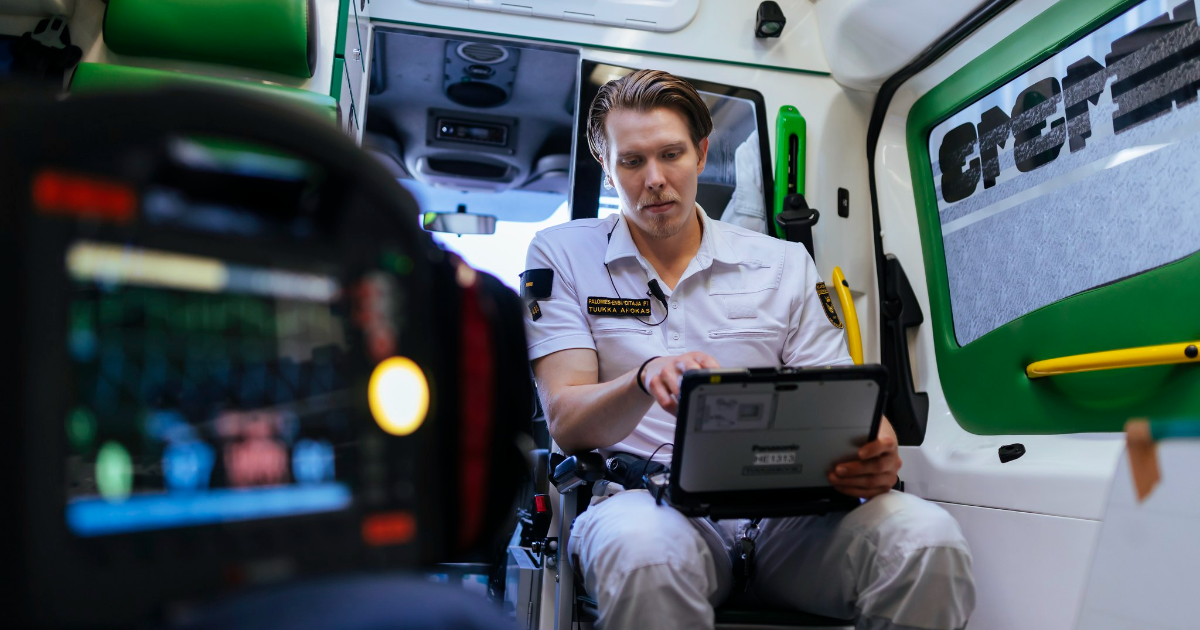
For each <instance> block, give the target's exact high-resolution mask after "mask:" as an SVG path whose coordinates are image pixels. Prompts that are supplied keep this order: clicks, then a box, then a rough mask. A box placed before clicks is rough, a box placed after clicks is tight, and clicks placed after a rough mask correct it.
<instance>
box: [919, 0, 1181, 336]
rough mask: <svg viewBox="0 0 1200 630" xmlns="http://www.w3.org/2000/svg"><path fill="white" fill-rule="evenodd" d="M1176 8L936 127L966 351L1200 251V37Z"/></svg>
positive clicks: (943, 215) (933, 137)
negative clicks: (1050, 309) (1028, 319)
mask: <svg viewBox="0 0 1200 630" xmlns="http://www.w3.org/2000/svg"><path fill="white" fill-rule="evenodd" d="M1174 4H1176V3H1173V2H1172V3H1164V2H1160V1H1156V0H1151V1H1147V2H1143V3H1141V4H1140V5H1138V6H1136V7H1134V8H1132V9H1130V10H1129V11H1127V12H1126V13H1125V14H1123V15H1122V16H1120V17H1117V18H1116V19H1114V20H1112V21H1110V22H1108V23H1107V24H1103V25H1102V26H1100V27H1099V28H1097V29H1096V30H1094V31H1092V32H1091V33H1090V34H1088V35H1087V36H1086V37H1084V38H1083V39H1080V40H1079V41H1077V42H1075V43H1074V44H1071V45H1070V46H1068V47H1066V48H1065V49H1063V50H1061V51H1060V52H1058V53H1057V54H1055V55H1054V56H1053V57H1051V58H1049V59H1047V60H1045V61H1043V62H1041V63H1039V64H1037V65H1035V66H1034V67H1033V68H1031V69H1029V70H1027V71H1025V72H1024V73H1022V74H1020V75H1018V76H1016V78H1014V79H1012V80H1010V81H1008V82H1007V83H1005V84H1003V85H1001V86H1000V87H999V88H997V89H995V90H993V91H991V92H990V93H987V94H986V95H985V96H983V97H982V98H979V99H978V100H976V101H974V102H973V103H971V104H969V105H967V106H965V107H963V108H961V109H959V110H957V111H955V112H954V113H952V114H951V115H949V117H947V118H945V119H944V120H943V121H942V122H940V123H938V124H936V126H934V127H933V129H932V132H931V133H930V134H929V137H928V151H929V154H928V155H929V160H930V163H931V172H930V175H931V176H932V184H933V187H934V190H935V191H936V202H937V213H936V217H937V227H936V229H937V231H938V233H939V234H940V237H941V241H942V246H943V250H944V263H945V269H946V274H947V281H948V285H949V298H950V304H951V309H952V313H953V324H954V336H955V338H956V339H957V341H958V344H959V345H966V344H969V343H971V342H973V341H975V340H977V339H979V338H980V337H982V336H984V335H986V334H987V333H989V332H991V331H993V330H995V329H996V328H998V327H1000V326H1003V325H1004V324H1007V323H1009V322H1011V321H1013V320H1015V319H1017V318H1020V317H1022V316H1024V315H1026V314H1028V313H1031V312H1033V311H1035V310H1037V309H1040V308H1042V307H1044V306H1046V305H1048V304H1051V303H1054V302H1056V301H1058V300H1062V299H1064V298H1067V297H1069V296H1072V295H1076V294H1080V293H1082V292H1085V291H1089V290H1091V289H1094V288H1096V287H1102V286H1104V285H1107V284H1110V283H1114V282H1117V281H1120V280H1122V279H1125V278H1128V277H1131V276H1135V275H1137V274H1141V273H1144V272H1146V271H1148V270H1151V269H1155V268H1158V267H1161V266H1163V265H1167V264H1169V263H1172V262H1174V261H1178V260H1180V259H1182V258H1185V257H1187V256H1189V255H1190V254H1193V253H1195V252H1196V251H1197V243H1200V220H1197V215H1196V210H1195V200H1196V199H1197V197H1200V179H1198V178H1197V177H1196V176H1195V170H1194V169H1195V166H1196V165H1197V164H1200V136H1198V135H1197V130H1198V129H1200V106H1198V105H1196V104H1195V103H1196V97H1197V89H1198V88H1200V81H1197V80H1196V76H1195V73H1194V72H1192V71H1190V70H1188V69H1189V68H1191V67H1192V66H1193V65H1194V64H1196V62H1197V59H1198V58H1200V47H1197V46H1195V45H1194V44H1195V42H1197V41H1200V39H1197V37H1196V36H1195V35H1194V33H1195V32H1196V18H1195V15H1194V14H1193V13H1192V12H1190V11H1188V10H1186V8H1185V7H1183V5H1181V8H1177V9H1174V13H1173V14H1172V13H1170V12H1169V11H1167V10H1168V9H1169V8H1170V5H1174ZM1187 6H1190V3H1188V5H1187ZM1164 11H1167V12H1164ZM1151 49H1153V50H1152V52H1153V55H1151V52H1146V53H1145V54H1141V53H1142V51H1151Z"/></svg>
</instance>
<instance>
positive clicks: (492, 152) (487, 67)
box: [368, 29, 579, 211]
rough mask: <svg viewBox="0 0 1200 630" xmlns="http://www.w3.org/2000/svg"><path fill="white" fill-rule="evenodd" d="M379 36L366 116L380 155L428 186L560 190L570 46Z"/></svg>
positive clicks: (573, 58)
mask: <svg viewBox="0 0 1200 630" xmlns="http://www.w3.org/2000/svg"><path fill="white" fill-rule="evenodd" d="M378 36H379V41H380V43H379V45H378V48H377V53H378V54H377V55H376V64H377V65H378V66H379V67H378V69H377V71H376V72H375V76H376V77H377V78H378V80H377V81H375V83H374V84H373V86H372V90H373V94H372V97H371V104H370V108H371V109H370V116H369V117H368V119H369V120H370V121H371V123H370V125H371V127H370V128H369V129H368V131H369V132H370V133H369V137H368V143H369V144H370V145H371V146H372V147H373V150H374V151H375V152H376V154H377V155H378V156H381V157H385V158H386V157H390V158H391V159H390V160H388V159H385V161H386V162H391V163H393V164H399V165H402V166H403V170H404V171H405V172H406V173H407V174H408V175H411V177H412V178H413V179H415V180H417V181H418V182H419V183H420V184H423V185H428V186H434V187H439V188H449V189H455V190H460V191H478V192H503V191H506V190H525V191H533V192H545V193H555V194H559V195H565V194H566V193H567V187H568V180H569V177H568V174H569V168H570V155H571V135H572V127H573V125H574V123H575V107H576V88H575V83H576V80H577V73H578V63H579V55H578V52H576V51H573V50H572V51H567V50H560V49H554V48H547V47H541V46H529V45H521V46H516V45H512V44H511V43H510V42H507V41H504V42H500V41H489V40H476V39H464V38H461V37H458V36H454V37H441V36H438V35H437V34H434V33H428V32H410V31H398V30H396V31H393V30H382V29H381V30H380V31H378ZM416 59H420V60H429V61H428V62H425V63H418V62H414V61H413V60H416ZM373 138H379V139H380V141H378V142H377V141H375V140H374V139H373ZM384 147H386V148H384ZM431 210H434V211H436V210H445V209H439V208H433V209H431Z"/></svg>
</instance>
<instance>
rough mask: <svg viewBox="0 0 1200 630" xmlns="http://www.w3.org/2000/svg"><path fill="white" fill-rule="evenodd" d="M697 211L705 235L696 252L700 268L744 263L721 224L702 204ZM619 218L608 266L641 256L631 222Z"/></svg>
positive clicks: (606, 260) (606, 258) (607, 256)
mask: <svg viewBox="0 0 1200 630" xmlns="http://www.w3.org/2000/svg"><path fill="white" fill-rule="evenodd" d="M696 211H697V212H699V213H700V220H701V221H703V222H704V234H703V235H702V236H701V237H700V249H698V250H696V257H695V259H694V260H695V261H696V263H697V264H698V265H700V268H701V269H704V268H707V267H709V266H710V265H712V263H713V261H714V260H715V261H719V262H722V263H725V264H727V265H737V264H740V263H741V262H742V261H741V260H740V259H739V257H738V256H737V254H735V253H734V251H733V248H732V247H730V246H729V243H728V242H727V241H726V240H725V235H724V233H723V231H722V230H721V227H722V226H721V224H720V222H719V221H714V220H713V219H712V218H711V217H709V216H708V213H707V212H705V211H704V208H701V207H700V204H696ZM617 216H618V219H617V224H616V227H615V228H614V229H613V231H612V236H611V237H609V239H608V248H607V249H605V251H604V264H606V265H607V264H609V263H611V262H613V261H614V260H620V259H622V258H630V257H632V258H638V257H639V256H640V254H641V253H640V252H638V248H637V245H636V244H635V243H634V242H633V235H632V234H630V233H629V221H628V220H625V217H624V216H623V215H617Z"/></svg>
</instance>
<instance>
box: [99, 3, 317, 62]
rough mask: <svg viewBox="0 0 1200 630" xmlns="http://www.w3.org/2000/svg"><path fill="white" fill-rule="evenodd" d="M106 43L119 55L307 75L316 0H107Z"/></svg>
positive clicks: (313, 39) (312, 49) (314, 48)
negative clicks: (181, 60)
mask: <svg viewBox="0 0 1200 630" xmlns="http://www.w3.org/2000/svg"><path fill="white" fill-rule="evenodd" d="M104 43H105V44H107V45H108V47H109V48H110V49H112V50H113V51H115V52H117V53H120V54H123V55H139V56H145V57H161V58H164V59H183V60H187V61H200V62H206V63H219V64H226V65H231V66H239V67H243V68H257V69H260V70H269V71H272V72H281V73H283V74H287V75H291V76H296V77H305V78H307V77H311V76H312V75H313V71H314V70H315V69H316V65H317V20H316V8H315V0H223V1H218V0H109V2H108V12H107V13H106V14H105V16H104Z"/></svg>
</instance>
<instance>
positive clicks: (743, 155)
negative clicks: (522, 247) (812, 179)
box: [572, 61, 772, 232]
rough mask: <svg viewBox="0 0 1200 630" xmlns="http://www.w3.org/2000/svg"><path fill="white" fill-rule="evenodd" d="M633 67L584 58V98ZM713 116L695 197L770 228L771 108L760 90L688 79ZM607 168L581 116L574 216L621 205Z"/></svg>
mask: <svg viewBox="0 0 1200 630" xmlns="http://www.w3.org/2000/svg"><path fill="white" fill-rule="evenodd" d="M630 72H633V70H632V69H631V68H622V67H619V66H610V65H606V64H598V63H595V62H591V61H584V62H583V79H584V80H583V81H581V82H580V102H581V103H591V101H592V99H593V98H594V97H595V95H596V92H597V91H598V90H599V89H600V86H601V85H603V84H604V83H606V82H608V81H610V80H612V79H614V78H618V77H621V76H624V75H626V74H628V73H630ZM688 81H690V82H691V83H692V85H694V86H695V87H696V90H697V91H698V92H700V97H701V98H703V99H704V102H705V104H707V105H708V108H709V111H710V112H711V113H712V118H713V131H712V134H710V135H709V147H708V162H707V164H706V165H705V168H704V172H703V173H702V174H701V175H700V181H699V186H698V188H697V191H696V202H697V203H698V204H700V206H701V207H702V208H704V211H705V212H706V213H707V214H708V215H709V216H710V217H712V218H713V219H717V220H721V221H726V222H729V223H734V224H736V225H740V226H742V227H746V228H749V229H752V230H755V231H758V232H766V227H767V223H766V217H767V215H768V212H767V208H769V207H770V205H771V192H772V190H771V188H772V183H771V182H772V179H771V172H770V166H769V161H768V159H767V156H768V154H769V149H768V146H767V130H766V112H765V105H764V102H763V98H762V94H760V93H759V92H757V91H755V90H750V89H745V88H738V87H733V86H729V85H721V84H717V83H711V82H708V81H697V80H693V79H688ZM603 181H604V171H603V169H602V168H601V167H600V165H599V164H597V163H596V161H595V160H594V159H593V158H592V156H591V153H590V152H589V151H588V146H587V120H586V116H580V121H579V130H578V137H577V140H576V150H575V188H574V190H573V191H572V192H573V197H572V199H573V207H574V210H573V212H572V216H573V218H584V217H597V216H598V217H605V216H608V215H610V214H613V213H615V212H619V211H620V205H619V201H618V199H617V196H616V192H615V191H611V190H607V189H605V188H604V187H603Z"/></svg>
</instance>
